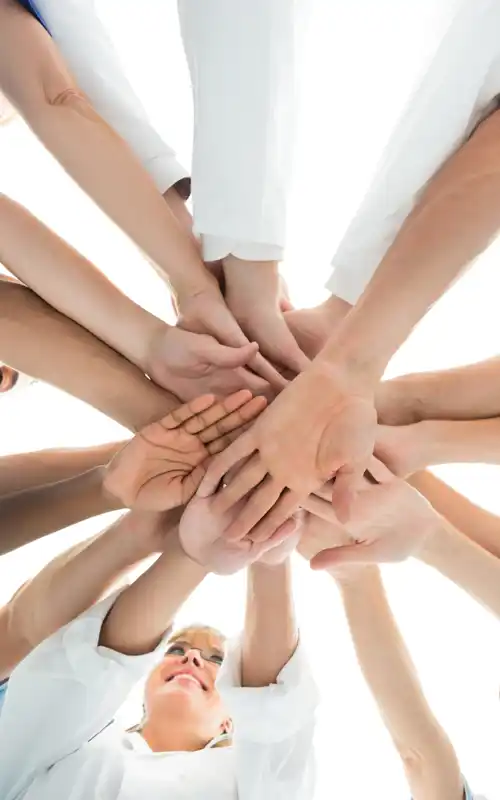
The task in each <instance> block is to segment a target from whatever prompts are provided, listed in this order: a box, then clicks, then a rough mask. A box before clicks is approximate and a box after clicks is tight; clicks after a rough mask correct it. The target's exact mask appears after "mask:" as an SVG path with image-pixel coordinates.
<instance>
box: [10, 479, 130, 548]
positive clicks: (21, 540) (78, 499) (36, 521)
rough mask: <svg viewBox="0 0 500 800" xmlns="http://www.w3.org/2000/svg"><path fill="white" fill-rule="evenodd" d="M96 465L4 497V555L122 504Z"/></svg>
mask: <svg viewBox="0 0 500 800" xmlns="http://www.w3.org/2000/svg"><path fill="white" fill-rule="evenodd" d="M102 481H103V472H102V468H101V467H95V468H94V469H91V470H89V471H88V472H86V473H84V474H83V475H76V476H75V477H73V478H69V479H68V480H65V481H60V482H58V483H53V484H49V485H46V486H40V487H38V488H36V489H26V490H25V491H22V492H16V493H15V494H12V495H6V496H5V497H2V498H0V519H1V524H0V555H4V554H5V553H9V552H11V551H12V550H16V549H17V548H18V547H23V546H24V545H26V544H29V543H30V542H34V541H36V540H37V539H41V538H42V537H43V536H48V535H49V534H51V533H55V532H56V531H59V530H61V529H62V528H67V527H68V526H69V525H75V524H76V523H77V522H81V521H82V520H84V519H89V518H90V517H95V516H99V515H100V514H104V513H106V512H107V511H114V510H116V509H117V508H120V504H119V501H117V500H116V499H115V498H113V497H111V496H109V495H107V494H106V493H105V492H104V491H103V486H102Z"/></svg>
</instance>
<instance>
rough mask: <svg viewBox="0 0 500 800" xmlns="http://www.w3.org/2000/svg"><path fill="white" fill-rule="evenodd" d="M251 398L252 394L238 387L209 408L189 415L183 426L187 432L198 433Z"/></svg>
mask: <svg viewBox="0 0 500 800" xmlns="http://www.w3.org/2000/svg"><path fill="white" fill-rule="evenodd" d="M251 399H252V395H251V393H250V392H249V391H248V389H240V391H239V392H234V393H233V394H230V395H229V397H225V398H224V399H223V400H217V402H215V403H214V404H213V405H212V406H210V408H207V409H206V410H205V411H202V412H201V413H200V414H196V416H193V417H191V418H190V419H189V420H187V421H186V423H185V424H184V425H183V428H184V430H185V431H186V432H187V433H192V434H198V433H200V432H201V431H203V430H205V429H206V428H209V427H210V426H212V425H215V424H216V423H217V422H218V421H219V420H221V419H223V418H224V417H228V416H229V415H230V414H232V413H233V412H234V411H236V410H237V409H239V408H241V406H244V405H245V403H248V402H249V401H250V400H251Z"/></svg>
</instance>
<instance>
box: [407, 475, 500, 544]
mask: <svg viewBox="0 0 500 800" xmlns="http://www.w3.org/2000/svg"><path fill="white" fill-rule="evenodd" d="M408 483H410V484H411V485H412V486H414V487H415V489H417V491H419V492H420V494H422V495H423V496H424V497H426V498H427V500H429V502H430V503H431V505H432V506H433V507H434V508H435V509H436V511H437V512H438V514H440V515H441V516H442V517H444V518H445V519H446V520H448V522H449V523H450V524H451V525H452V526H454V527H455V528H457V529H458V530H459V531H460V532H461V533H463V534H464V536H467V538H468V539H471V540H472V541H473V542H476V543H477V544H478V545H479V546H480V547H483V548H484V549H485V550H487V551H488V552H489V553H491V554H492V555H494V556H496V557H497V558H500V519H499V518H498V517H497V516H496V515H495V514H491V513H490V512H489V511H485V510H484V508H480V507H479V506H476V505H475V504H474V503H472V502H471V501H470V500H468V499H467V498H466V497H464V496H463V495H461V494H459V492H456V491H455V490H454V489H452V488H451V486H448V484H446V483H444V481H441V480H440V479H439V478H436V476H435V475H433V474H432V472H425V471H424V472H416V473H415V474H414V475H412V476H411V477H410V478H409V479H408Z"/></svg>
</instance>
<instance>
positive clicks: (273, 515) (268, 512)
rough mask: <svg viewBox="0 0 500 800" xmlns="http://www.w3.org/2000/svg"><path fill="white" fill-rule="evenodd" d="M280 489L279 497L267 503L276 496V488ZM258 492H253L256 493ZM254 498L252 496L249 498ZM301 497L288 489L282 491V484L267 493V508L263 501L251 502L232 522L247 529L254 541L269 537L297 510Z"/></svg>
mask: <svg viewBox="0 0 500 800" xmlns="http://www.w3.org/2000/svg"><path fill="white" fill-rule="evenodd" d="M278 489H281V490H282V491H281V492H280V493H279V497H278V499H277V500H275V502H274V504H273V505H272V506H271V505H269V503H270V500H271V499H272V498H273V497H276V494H277V490H278ZM257 494H258V492H256V493H255V495H257ZM253 499H254V496H252V498H251V499H250V500H251V501H252V500H253ZM301 500H302V498H301V497H300V496H299V495H298V494H297V493H296V492H291V491H289V490H288V489H285V490H284V491H283V486H280V485H279V484H278V486H277V487H276V489H275V492H274V494H271V493H270V492H269V493H267V501H268V505H269V508H267V509H266V508H265V507H264V503H263V502H262V503H261V504H258V503H257V502H255V503H252V505H250V506H249V508H248V509H247V506H245V508H244V509H243V510H242V512H241V514H239V515H238V519H237V520H235V522H234V523H233V525H234V526H237V525H238V524H240V525H241V526H244V527H245V528H246V529H247V531H249V536H250V538H251V539H252V540H253V541H254V542H262V541H266V540H267V539H269V538H270V537H271V536H272V535H273V533H274V531H275V530H276V529H277V528H279V526H280V525H282V524H283V522H285V521H286V520H287V519H288V518H289V517H291V516H292V515H293V513H294V511H296V510H297V508H298V507H299V505H300V503H301Z"/></svg>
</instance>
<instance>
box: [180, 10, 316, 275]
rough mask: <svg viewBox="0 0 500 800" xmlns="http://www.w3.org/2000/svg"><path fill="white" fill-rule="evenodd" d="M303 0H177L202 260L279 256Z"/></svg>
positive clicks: (283, 235)
mask: <svg viewBox="0 0 500 800" xmlns="http://www.w3.org/2000/svg"><path fill="white" fill-rule="evenodd" d="M310 5H311V4H310V3H309V2H306V1H305V0H253V2H252V3H248V2H246V0H210V2H207V0H178V7H179V14H180V22H181V33H182V37H183V41H184V48H185V51H186V56H187V60H188V64H189V68H190V72H191V80H192V85H193V101H194V139H193V217H194V227H195V231H196V233H197V234H198V235H199V236H200V239H201V243H202V246H203V254H204V257H205V260H207V261H214V260H217V259H219V258H222V257H224V256H227V255H228V254H229V253H232V254H233V255H235V256H238V257H239V258H242V259H244V260H250V261H252V260H258V261H266V260H279V259H281V258H282V257H283V250H284V246H285V240H286V229H287V217H288V199H289V193H290V187H291V177H292V174H293V167H294V152H295V140H296V128H297V111H298V96H299V77H300V67H301V61H302V48H303V34H304V30H305V27H306V26H305V20H307V19H308V13H309V8H310Z"/></svg>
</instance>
